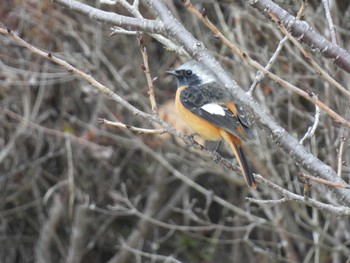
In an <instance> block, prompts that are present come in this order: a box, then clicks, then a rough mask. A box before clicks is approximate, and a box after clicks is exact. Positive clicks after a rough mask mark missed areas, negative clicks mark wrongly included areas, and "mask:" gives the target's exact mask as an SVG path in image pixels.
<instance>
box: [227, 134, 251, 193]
mask: <svg viewBox="0 0 350 263" xmlns="http://www.w3.org/2000/svg"><path fill="white" fill-rule="evenodd" d="M221 135H222V137H223V138H224V139H225V141H226V142H227V143H228V144H229V145H230V148H231V149H232V151H233V153H234V154H235V156H236V158H237V161H238V164H239V166H240V167H241V171H242V173H243V176H244V179H245V181H246V183H247V185H248V186H249V187H250V188H253V189H255V188H256V182H255V179H254V176H253V173H252V171H251V170H250V166H249V165H248V162H247V158H246V157H245V154H244V152H243V149H242V147H241V140H240V139H239V138H237V137H236V136H233V135H231V134H229V133H227V132H226V131H223V132H222V134H221Z"/></svg>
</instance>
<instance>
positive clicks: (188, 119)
mask: <svg viewBox="0 0 350 263" xmlns="http://www.w3.org/2000/svg"><path fill="white" fill-rule="evenodd" d="M185 88H186V87H185V86H184V87H180V88H178V89H177V92H176V98H175V105H176V110H177V112H178V113H179V115H180V116H181V118H182V119H183V120H184V122H185V123H186V124H187V125H188V126H189V127H190V128H191V129H192V130H193V131H194V132H196V133H198V134H199V135H200V136H201V137H203V138H204V139H206V140H209V141H218V140H221V139H222V137H221V134H220V128H219V127H218V126H216V125H214V124H212V123H211V122H208V121H207V120H205V119H203V118H201V117H198V116H197V115H195V114H194V113H192V112H191V111H190V110H189V109H187V108H185V107H184V106H183V105H182V103H181V101H180V93H181V91H183V90H184V89H185Z"/></svg>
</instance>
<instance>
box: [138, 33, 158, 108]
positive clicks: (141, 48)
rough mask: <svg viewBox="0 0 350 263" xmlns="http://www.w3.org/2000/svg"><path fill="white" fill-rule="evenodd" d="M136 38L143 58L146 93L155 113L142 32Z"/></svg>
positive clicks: (153, 95) (154, 99)
mask: <svg viewBox="0 0 350 263" xmlns="http://www.w3.org/2000/svg"><path fill="white" fill-rule="evenodd" d="M137 40H138V41H139V45H140V50H141V54H142V58H143V65H141V68H142V70H143V71H144V72H145V75H146V79H147V85H148V93H149V99H150V102H151V107H152V112H153V113H154V114H156V113H157V112H158V109H157V103H156V98H155V94H154V85H153V81H152V77H151V72H150V70H149V64H148V54H147V48H146V46H145V42H144V38H143V34H138V35H137Z"/></svg>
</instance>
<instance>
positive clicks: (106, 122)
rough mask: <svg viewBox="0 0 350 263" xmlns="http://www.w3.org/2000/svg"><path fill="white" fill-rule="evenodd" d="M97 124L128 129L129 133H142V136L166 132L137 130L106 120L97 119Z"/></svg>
mask: <svg viewBox="0 0 350 263" xmlns="http://www.w3.org/2000/svg"><path fill="white" fill-rule="evenodd" d="M98 122H99V123H100V124H105V125H109V126H114V127H119V128H124V129H128V130H130V131H134V132H138V133H144V134H164V133H166V132H167V131H166V130H165V129H144V128H138V127H135V126H130V125H126V124H124V123H122V122H117V121H115V122H114V121H109V120H106V119H102V118H100V119H98Z"/></svg>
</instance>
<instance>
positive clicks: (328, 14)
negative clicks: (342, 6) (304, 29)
mask: <svg viewBox="0 0 350 263" xmlns="http://www.w3.org/2000/svg"><path fill="white" fill-rule="evenodd" d="M322 4H323V8H324V12H325V15H326V19H327V22H328V27H329V32H330V35H331V40H332V43H333V44H336V45H337V44H338V43H337V42H338V41H337V35H336V32H335V26H334V24H333V19H332V15H331V11H330V8H329V0H322Z"/></svg>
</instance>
